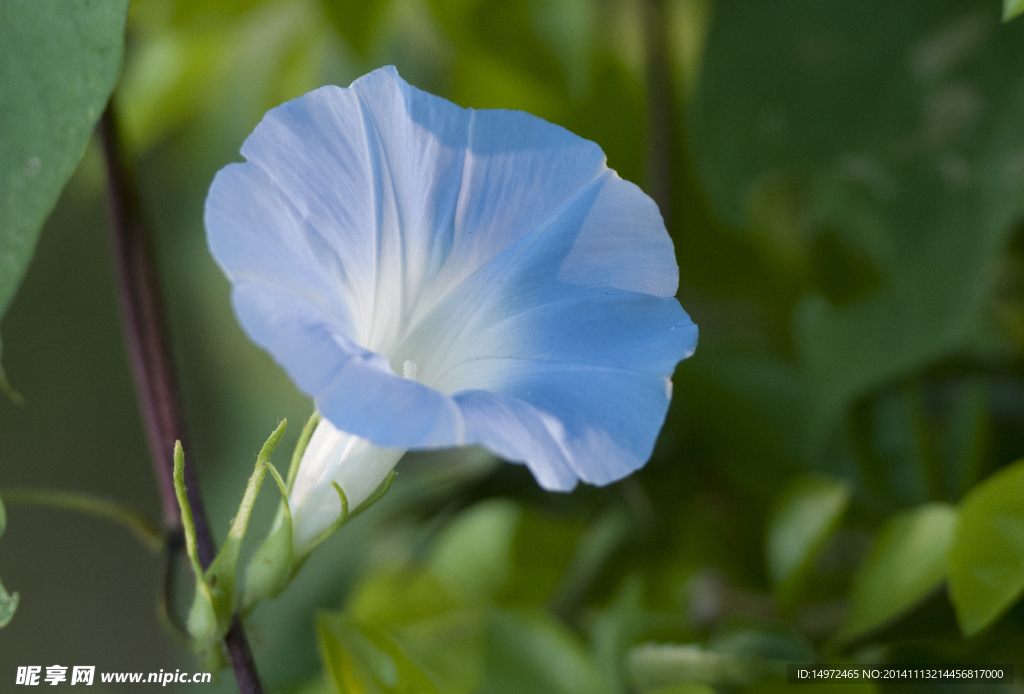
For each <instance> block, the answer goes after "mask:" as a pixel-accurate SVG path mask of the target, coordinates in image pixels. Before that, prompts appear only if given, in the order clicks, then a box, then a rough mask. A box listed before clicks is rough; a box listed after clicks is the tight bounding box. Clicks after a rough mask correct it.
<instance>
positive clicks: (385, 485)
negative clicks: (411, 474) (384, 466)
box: [345, 470, 398, 520]
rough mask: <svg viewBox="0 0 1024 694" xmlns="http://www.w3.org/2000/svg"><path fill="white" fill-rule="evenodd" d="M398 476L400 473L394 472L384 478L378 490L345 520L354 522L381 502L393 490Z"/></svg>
mask: <svg viewBox="0 0 1024 694" xmlns="http://www.w3.org/2000/svg"><path fill="white" fill-rule="evenodd" d="M397 476H398V473H397V472H395V471H394V470H392V471H391V472H389V473H388V476H387V477H385V478H384V481H383V482H381V483H380V484H378V485H377V488H376V489H374V490H373V493H372V494H370V496H368V497H366V498H365V499H364V500H363V503H361V504H359V505H358V506H356V510H355V511H352V513H350V514H349V516H348V518H346V519H345V520H352V519H353V518H355V517H356V516H358V515H359V514H360V513H362V512H363V511H365V510H366V509H368V508H370V507H371V506H373V505H374V504H375V503H377V502H378V501H380V499H381V497H382V496H384V495H385V494H387V493H388V490H389V489H391V483H392V482H394V481H395V477H397Z"/></svg>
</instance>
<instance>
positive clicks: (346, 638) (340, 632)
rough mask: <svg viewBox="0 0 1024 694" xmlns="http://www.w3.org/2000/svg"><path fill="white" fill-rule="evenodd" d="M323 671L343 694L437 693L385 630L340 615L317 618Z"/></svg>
mask: <svg viewBox="0 0 1024 694" xmlns="http://www.w3.org/2000/svg"><path fill="white" fill-rule="evenodd" d="M317 635H318V637H319V639H320V653H321V656H322V658H323V661H324V670H325V671H326V672H327V674H328V676H329V677H330V678H331V680H332V681H333V682H334V686H335V687H336V688H337V690H338V692H340V694H369V693H370V692H380V693H381V694H437V688H436V687H435V686H434V685H433V684H432V683H431V681H430V680H429V679H428V678H427V676H426V675H425V674H423V672H422V671H421V670H420V669H419V668H418V667H417V666H416V664H415V663H413V662H412V661H411V660H410V659H409V657H408V656H406V654H405V653H404V652H403V651H402V649H401V647H400V646H399V645H398V644H397V643H396V642H395V640H394V638H392V637H391V636H390V635H389V634H388V633H387V632H386V631H384V630H383V629H381V628H380V627H375V626H372V625H369V624H362V623H360V622H357V621H355V620H354V619H352V618H351V617H349V616H348V615H346V614H344V613H339V612H323V613H321V614H320V615H318V616H317Z"/></svg>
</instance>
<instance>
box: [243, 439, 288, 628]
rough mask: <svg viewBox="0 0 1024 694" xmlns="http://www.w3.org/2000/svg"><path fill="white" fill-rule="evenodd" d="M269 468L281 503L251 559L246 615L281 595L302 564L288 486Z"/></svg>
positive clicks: (244, 598)
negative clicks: (295, 542)
mask: <svg viewBox="0 0 1024 694" xmlns="http://www.w3.org/2000/svg"><path fill="white" fill-rule="evenodd" d="M300 442H301V439H300ZM267 468H268V469H269V470H270V474H271V475H272V476H273V477H274V481H275V482H277V487H278V489H279V490H280V491H281V506H280V508H279V509H278V512H277V517H276V518H275V519H274V524H273V525H272V526H271V530H270V533H269V534H268V535H267V539H266V540H264V541H263V544H262V545H260V548H259V549H258V550H256V554H254V555H253V557H252V560H251V561H250V562H249V568H248V570H247V572H246V576H245V596H244V597H243V599H242V613H243V614H246V613H248V612H249V611H250V610H251V609H252V608H253V607H255V606H256V605H257V603H259V602H261V601H263V600H269V599H270V598H275V597H277V596H278V595H280V594H281V592H282V591H283V590H284V589H285V588H286V587H287V586H288V584H289V583H291V580H292V578H293V577H294V576H295V574H296V573H297V572H298V570H299V568H300V567H301V566H302V562H301V561H300V562H296V561H295V554H294V548H293V535H292V513H291V509H290V508H289V506H288V492H287V485H286V484H285V482H284V481H283V480H282V479H281V475H280V474H279V473H278V472H277V468H275V467H274V466H273V465H270V464H268V465H267Z"/></svg>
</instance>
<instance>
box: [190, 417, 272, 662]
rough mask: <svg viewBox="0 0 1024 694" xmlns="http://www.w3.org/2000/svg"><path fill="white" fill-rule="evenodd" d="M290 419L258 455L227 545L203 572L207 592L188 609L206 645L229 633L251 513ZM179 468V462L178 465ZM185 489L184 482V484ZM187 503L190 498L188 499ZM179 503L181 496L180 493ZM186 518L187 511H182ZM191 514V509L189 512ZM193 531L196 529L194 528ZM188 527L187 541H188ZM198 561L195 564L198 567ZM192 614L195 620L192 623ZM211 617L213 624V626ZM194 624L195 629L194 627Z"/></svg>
mask: <svg viewBox="0 0 1024 694" xmlns="http://www.w3.org/2000/svg"><path fill="white" fill-rule="evenodd" d="M287 424H288V422H287V420H285V421H282V422H281V423H280V424H279V425H278V426H277V428H276V429H275V430H274V433H272V434H271V435H270V438H268V439H267V441H266V443H264V444H263V448H262V449H261V450H260V454H259V456H258V457H257V458H256V467H255V469H254V470H253V473H252V475H251V476H250V477H249V482H248V484H247V485H246V487H245V494H244V496H243V497H242V503H241V504H239V507H238V512H237V513H236V514H235V518H234V520H233V521H232V522H231V529H230V530H229V531H228V536H227V539H226V540H225V541H224V546H223V547H221V549H220V552H218V553H217V556H216V558H215V559H214V560H213V562H212V563H211V564H210V566H209V568H207V569H206V571H205V572H201V573H200V574H198V575H200V576H202V581H201V582H202V583H203V584H204V586H205V591H200V590H199V589H198V583H199V581H197V590H196V598H195V601H194V602H193V604H192V609H191V611H190V612H189V621H188V627H189V632H191V634H192V636H193V637H194V638H195V639H196V642H197V644H199V645H200V646H201V647H204V646H205V645H206V644H209V643H210V642H213V641H219V640H221V639H222V638H224V635H225V634H227V632H228V629H229V628H230V626H231V618H232V616H233V615H234V613H235V609H236V607H237V604H236V594H237V589H236V576H237V570H238V556H239V554H240V552H241V550H242V540H244V539H245V532H246V530H247V529H248V527H249V519H250V517H251V516H252V508H253V505H255V503H256V497H257V496H258V495H259V493H260V487H261V486H262V485H263V478H264V477H265V476H266V474H267V467H268V465H269V461H270V456H271V454H272V453H273V452H274V449H275V448H277V444H279V443H280V442H281V437H282V436H284V431H285V428H286V427H287ZM175 467H177V464H176V465H175ZM182 488H183V489H184V484H183V485H182ZM185 501H186V503H187V501H188V500H187V499H186V500H185ZM179 502H180V496H179ZM182 516H183V518H184V510H183V512H182ZM189 516H190V517H191V512H190V513H189ZM193 534H194V529H193ZM187 537H188V535H187V530H186V544H187ZM195 566H196V564H193V568H195ZM193 617H194V618H195V619H194V622H193ZM211 619H212V625H211V623H210V622H211ZM193 626H194V627H195V628H193Z"/></svg>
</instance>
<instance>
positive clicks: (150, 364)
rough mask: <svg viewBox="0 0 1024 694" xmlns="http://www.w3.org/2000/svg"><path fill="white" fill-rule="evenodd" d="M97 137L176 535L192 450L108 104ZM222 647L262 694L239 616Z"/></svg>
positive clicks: (145, 230) (204, 558)
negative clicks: (177, 469)
mask: <svg viewBox="0 0 1024 694" xmlns="http://www.w3.org/2000/svg"><path fill="white" fill-rule="evenodd" d="M99 134H100V140H101V141H102V143H103V155H104V160H105V161H106V167H107V208H108V212H109V214H110V235H111V242H112V244H111V245H112V247H113V253H114V265H115V267H116V269H117V286H118V299H119V303H120V307H121V320H122V323H123V325H124V335H125V341H126V342H127V344H128V356H129V360H130V361H131V367H132V374H133V375H134V377H135V388H136V392H137V394H138V398H139V407H140V409H141V410H142V419H143V422H144V424H145V427H146V437H147V439H148V441H149V448H150V452H151V454H152V458H153V471H154V473H155V474H156V479H157V484H158V486H159V488H160V501H161V506H162V509H163V519H164V525H165V526H166V528H167V532H168V533H174V532H181V514H180V511H179V508H178V501H177V498H176V497H175V494H174V442H175V441H181V442H182V446H183V448H184V449H185V450H186V451H188V450H190V447H189V446H188V444H187V437H186V435H185V418H184V416H183V414H182V407H181V397H180V391H179V390H178V382H177V377H176V375H175V370H174V358H173V356H172V353H171V343H170V339H169V335H168V331H167V323H166V320H165V314H164V306H163V298H162V296H161V293H160V283H159V279H158V277H157V270H156V263H155V262H154V258H153V249H152V240H151V237H150V233H149V227H148V226H147V225H146V222H145V216H144V215H143V214H142V206H141V203H140V199H139V195H138V191H137V189H136V186H135V181H134V179H133V177H132V174H131V172H130V168H129V166H128V165H127V163H126V162H127V159H126V157H125V155H124V151H123V149H122V147H121V140H120V138H119V136H118V129H117V122H116V119H115V117H114V114H113V111H112V109H111V107H110V106H109V105H108V106H107V109H106V111H104V112H103V116H102V117H101V118H100V123H99ZM185 486H186V488H187V492H188V500H189V504H190V505H191V507H192V516H193V518H194V520H195V525H196V549H197V551H198V554H199V561H200V563H201V564H202V565H203V568H206V567H208V566H209V565H210V563H211V562H212V561H213V558H214V557H215V556H216V554H217V546H216V544H215V543H214V540H213V535H212V534H211V533H210V526H209V524H208V523H207V521H206V513H205V512H204V510H203V501H202V498H201V496H200V494H199V483H198V478H197V476H196V472H195V466H194V465H191V464H187V465H186V466H185ZM225 643H226V645H227V649H228V653H229V654H230V655H231V663H232V665H233V667H234V670H235V678H236V679H237V680H238V687H239V690H240V691H241V693H242V694H262V693H263V687H262V685H261V684H260V680H259V675H258V674H257V672H256V665H255V663H254V661H253V657H252V651H251V650H250V649H249V644H248V642H247V641H246V638H245V633H244V632H243V631H242V625H241V623H240V622H239V621H238V619H237V618H235V621H234V622H232V625H231V629H230V631H228V634H227V636H226V637H225Z"/></svg>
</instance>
